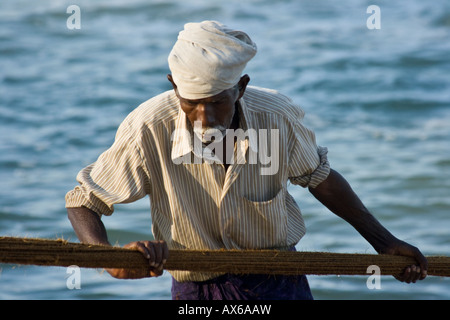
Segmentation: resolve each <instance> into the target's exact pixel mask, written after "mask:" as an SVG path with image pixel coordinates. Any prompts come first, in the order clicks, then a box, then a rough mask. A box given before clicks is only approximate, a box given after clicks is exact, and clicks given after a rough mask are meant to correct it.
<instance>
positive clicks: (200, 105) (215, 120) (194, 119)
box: [168, 75, 250, 143]
mask: <svg viewBox="0 0 450 320" xmlns="http://www.w3.org/2000/svg"><path fill="white" fill-rule="evenodd" d="M168 79H169V81H170V82H171V83H172V85H173V87H174V90H175V93H176V94H177V97H178V99H179V100H180V106H181V109H182V110H183V111H184V113H186V116H187V118H188V119H189V121H190V123H191V125H192V127H193V128H194V132H195V133H196V134H197V136H198V137H199V138H200V139H201V140H202V141H203V142H204V143H206V142H211V140H212V139H211V138H212V137H214V140H216V141H217V139H221V138H223V137H224V136H225V133H226V129H229V128H230V127H231V124H232V121H233V117H234V113H235V110H236V102H237V101H238V100H239V99H240V98H241V97H242V96H243V95H244V92H245V88H246V86H247V83H248V81H249V80H250V78H249V77H248V75H245V76H243V77H242V78H241V80H240V81H239V83H238V84H237V85H236V86H235V87H233V88H230V89H228V90H224V91H222V92H221V93H219V94H217V95H215V96H211V97H207V98H203V99H198V100H191V99H185V98H183V97H181V96H180V95H179V93H178V90H177V86H176V84H175V83H174V82H173V79H172V76H171V75H168Z"/></svg>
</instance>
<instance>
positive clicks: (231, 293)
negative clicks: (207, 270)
mask: <svg viewBox="0 0 450 320" xmlns="http://www.w3.org/2000/svg"><path fill="white" fill-rule="evenodd" d="M172 299H173V300H313V296H312V293H311V290H310V287H309V283H308V280H307V278H306V276H305V275H299V276H283V275H259V274H256V275H254V274H253V275H233V274H225V275H222V276H220V277H218V278H215V279H212V280H208V281H204V282H177V281H176V280H175V279H173V280H172Z"/></svg>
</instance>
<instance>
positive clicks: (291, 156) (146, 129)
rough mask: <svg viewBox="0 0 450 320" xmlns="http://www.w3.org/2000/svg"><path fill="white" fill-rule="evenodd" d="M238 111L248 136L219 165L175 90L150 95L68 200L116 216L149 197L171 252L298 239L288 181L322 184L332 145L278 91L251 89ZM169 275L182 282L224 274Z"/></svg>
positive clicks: (301, 228) (276, 245) (283, 244)
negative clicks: (323, 143)
mask: <svg viewBox="0 0 450 320" xmlns="http://www.w3.org/2000/svg"><path fill="white" fill-rule="evenodd" d="M238 111H239V115H240V117H239V119H240V125H239V127H240V128H241V129H242V132H244V134H243V135H242V136H241V138H242V139H237V142H236V144H235V149H234V150H235V156H236V157H235V158H234V159H235V161H234V163H232V164H230V165H229V166H228V168H227V170H226V171H225V166H224V165H223V164H222V163H220V162H217V161H210V160H209V159H207V158H206V157H204V158H200V159H198V158H199V155H198V152H197V153H195V152H194V151H195V150H194V149H195V146H194V144H195V143H193V140H192V139H191V137H193V136H194V135H193V133H192V127H191V125H190V123H189V121H188V120H187V117H186V115H185V113H184V112H183V111H182V110H181V108H180V104H179V100H178V98H177V96H176V95H175V93H174V91H173V90H170V91H167V92H164V93H162V94H160V95H158V96H156V97H154V98H151V99H149V100H147V101H146V102H144V103H143V104H141V105H140V106H139V107H138V108H136V109H135V110H133V111H132V112H131V113H130V114H129V115H128V116H127V117H126V119H125V120H124V121H123V122H122V124H121V125H120V127H119V128H118V131H117V134H116V137H115V141H114V143H113V145H112V146H111V147H110V148H109V149H108V150H106V151H105V152H104V153H102V154H101V155H100V156H99V158H98V160H97V161H96V162H95V163H93V164H91V165H89V166H87V167H86V168H84V169H83V170H81V171H80V173H79V174H78V176H77V180H78V183H79V185H77V186H76V187H75V188H74V189H73V190H72V191H70V192H68V193H67V195H66V207H67V208H73V207H82V206H84V207H87V208H89V209H91V210H93V211H94V212H96V213H98V214H99V215H111V214H112V213H113V211H114V205H115V204H119V203H130V202H133V201H136V200H138V199H141V198H143V197H145V196H146V195H148V196H149V198H150V202H151V218H152V232H153V236H154V237H155V239H158V240H164V241H166V242H167V244H168V247H169V249H191V250H193V249H200V250H208V249H211V250H212V249H223V248H225V249H285V248H287V247H290V246H293V245H295V244H296V243H297V242H298V241H299V240H300V239H301V238H302V236H303V235H304V234H305V224H304V221H303V218H302V215H301V211H300V209H299V207H298V205H297V204H296V202H295V200H294V198H293V197H292V196H291V195H290V194H289V193H288V191H287V185H288V181H290V182H291V183H292V184H296V185H300V186H302V187H313V188H314V187H316V186H317V185H318V184H320V183H321V182H322V181H323V180H325V179H326V177H327V176H328V174H329V171H330V166H329V163H328V160H327V149H326V148H323V147H320V146H317V145H316V141H315V135H314V133H313V132H312V131H311V130H309V129H308V128H306V127H305V126H303V125H302V123H301V120H302V118H303V116H304V112H303V110H302V109H301V108H300V107H298V106H296V105H295V104H294V103H293V102H292V101H291V100H290V99H289V98H287V97H285V96H284V95H282V94H280V93H278V92H276V91H273V90H268V89H262V88H258V87H252V86H249V87H247V90H246V91H245V94H244V96H243V97H242V98H241V99H240V100H239V104H238ZM252 133H253V134H252ZM254 133H256V134H254ZM274 137H275V139H274ZM194 142H195V141H194ZM203 151H204V150H203ZM239 151H240V154H241V155H240V156H239V155H238V153H239ZM200 153H201V152H200ZM269 156H271V157H272V158H271V159H270V157H269ZM200 157H201V154H200ZM268 159H269V160H271V163H269V161H268ZM171 273H172V275H173V276H174V278H175V279H176V280H177V281H204V280H207V279H210V278H212V277H215V276H217V275H218V274H211V273H198V272H190V271H171Z"/></svg>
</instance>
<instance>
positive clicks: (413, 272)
mask: <svg viewBox="0 0 450 320" xmlns="http://www.w3.org/2000/svg"><path fill="white" fill-rule="evenodd" d="M168 79H169V81H170V82H171V83H172V85H173V88H174V90H175V93H176V94H177V97H178V98H179V100H180V106H181V109H182V110H183V111H184V112H185V113H186V115H187V118H188V119H189V121H190V122H191V124H192V125H194V121H201V122H202V126H205V127H207V126H210V127H213V126H215V125H223V126H224V127H226V128H229V129H236V128H237V127H238V123H239V118H238V113H237V112H236V107H237V104H238V100H239V99H240V98H241V97H242V96H243V95H244V92H245V89H246V87H247V84H248V83H249V81H250V78H249V76H248V75H244V76H243V77H241V79H240V81H239V83H238V85H237V86H235V87H233V88H231V89H228V90H225V91H223V92H221V93H219V94H218V95H215V96H212V97H209V98H205V99H199V100H188V99H184V98H183V97H181V96H180V95H179V93H178V90H177V86H176V84H175V83H174V81H173V79H172V76H171V75H168ZM228 156H229V155H228ZM225 157H227V155H225ZM226 169H227V167H226V166H225V170H226ZM309 191H310V192H311V193H312V194H313V195H314V197H315V198H316V199H317V200H318V201H320V202H321V203H322V204H323V205H324V206H325V207H327V208H328V209H329V210H330V211H331V212H333V213H334V214H336V215H337V216H339V217H341V218H342V219H344V220H345V221H347V222H348V223H350V224H351V225H352V226H353V227H354V228H355V229H356V230H357V231H358V232H359V233H360V234H361V236H362V237H364V238H365V239H366V240H367V241H368V242H369V243H370V244H371V245H372V246H373V248H374V249H375V250H376V251H377V252H378V253H380V254H391V255H401V256H408V257H412V258H414V259H415V260H416V261H417V264H415V265H411V266H407V267H406V268H405V270H404V272H403V273H402V274H400V275H397V276H395V278H396V279H397V280H399V281H402V282H406V283H414V282H416V281H417V280H422V279H425V277H426V275H427V268H428V263H427V259H426V258H425V257H424V256H423V255H422V253H421V252H420V251H419V249H417V248H416V247H414V246H412V245H410V244H408V243H406V242H404V241H402V240H399V239H397V238H396V237H394V236H393V235H392V234H391V233H390V232H389V231H388V230H387V229H386V228H384V227H383V226H382V225H381V224H380V222H379V221H378V220H377V219H376V218H375V217H374V216H373V215H372V214H371V213H370V212H369V211H368V210H367V208H366V207H365V206H364V205H363V203H362V202H361V200H360V199H359V197H358V196H357V195H356V193H355V192H354V191H353V190H352V188H351V186H350V185H349V183H348V182H347V181H346V180H345V179H344V177H342V175H340V174H339V173H338V172H337V171H335V170H333V169H331V172H330V174H329V176H328V177H327V179H325V180H324V181H323V182H322V183H320V184H319V185H318V186H317V187H316V188H309ZM67 211H68V217H69V220H70V221H71V223H72V226H73V228H74V230H75V233H76V234H77V236H78V238H79V239H80V241H81V242H83V243H91V244H103V245H108V246H109V245H110V243H109V242H108V237H107V234H106V230H105V227H104V225H103V223H102V221H101V219H100V217H99V216H98V215H97V214H96V213H95V212H93V211H91V210H90V209H87V208H84V207H83V208H68V209H67ZM124 247H126V248H130V249H135V250H138V251H140V252H141V253H142V254H143V255H144V257H145V258H147V259H148V262H149V264H148V267H147V268H144V269H142V270H134V269H107V271H108V272H109V273H110V274H111V275H112V276H113V277H115V278H119V279H137V278H144V277H154V276H159V275H161V274H162V272H163V267H164V263H165V262H166V260H167V258H168V249H167V245H166V243H165V242H164V241H135V242H131V243H129V244H127V245H125V246H124Z"/></svg>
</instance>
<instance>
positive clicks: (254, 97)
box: [244, 86, 305, 121]
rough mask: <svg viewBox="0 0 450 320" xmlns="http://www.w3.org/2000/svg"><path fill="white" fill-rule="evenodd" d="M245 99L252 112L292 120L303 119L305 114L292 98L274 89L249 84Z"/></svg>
mask: <svg viewBox="0 0 450 320" xmlns="http://www.w3.org/2000/svg"><path fill="white" fill-rule="evenodd" d="M244 100H245V103H246V105H247V109H248V110H249V111H250V112H257V113H267V114H272V115H278V116H281V117H283V118H286V119H288V120H291V121H298V120H301V119H302V118H303V117H304V115H305V113H304V111H303V109H302V108H301V107H300V106H298V105H297V104H295V103H294V102H293V101H292V99H291V98H289V97H287V96H285V95H284V94H282V93H280V92H278V91H277V90H273V89H267V88H261V87H255V86H248V87H247V89H246V91H245V94H244Z"/></svg>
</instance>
